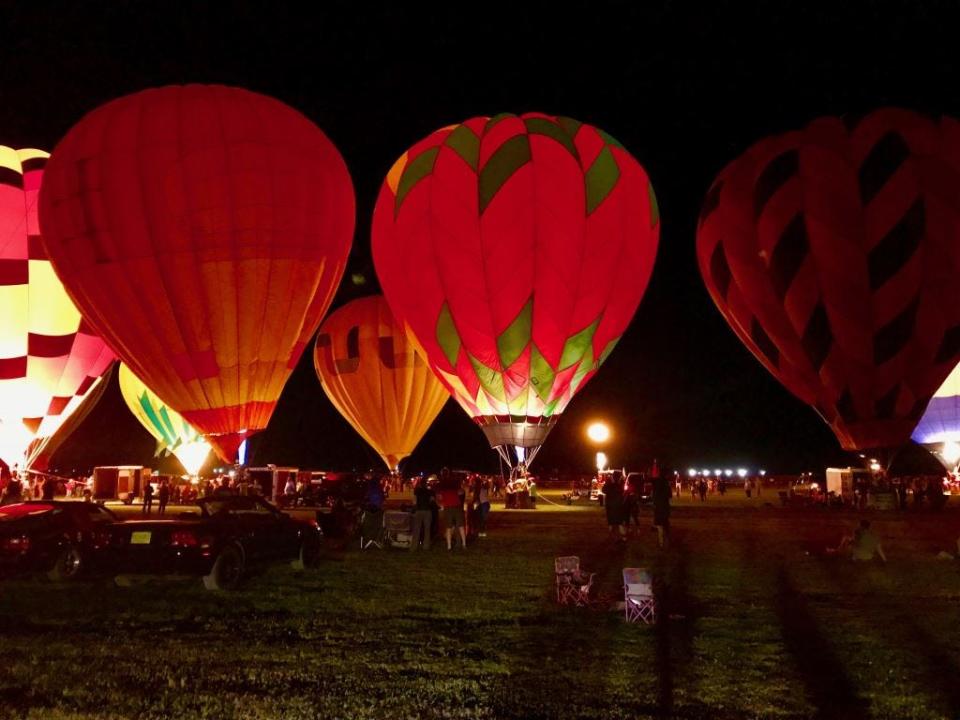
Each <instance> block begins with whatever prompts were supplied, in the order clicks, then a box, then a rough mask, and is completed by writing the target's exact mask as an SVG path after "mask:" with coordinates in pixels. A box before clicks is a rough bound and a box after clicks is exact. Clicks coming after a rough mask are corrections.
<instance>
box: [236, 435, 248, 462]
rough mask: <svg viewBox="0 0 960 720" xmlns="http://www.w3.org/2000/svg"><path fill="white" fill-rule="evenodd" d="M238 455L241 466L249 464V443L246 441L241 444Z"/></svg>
mask: <svg viewBox="0 0 960 720" xmlns="http://www.w3.org/2000/svg"><path fill="white" fill-rule="evenodd" d="M237 454H238V456H239V460H240V464H241V465H246V464H247V441H246V440H244V441H243V442H242V443H240V449H239V450H238V451H237Z"/></svg>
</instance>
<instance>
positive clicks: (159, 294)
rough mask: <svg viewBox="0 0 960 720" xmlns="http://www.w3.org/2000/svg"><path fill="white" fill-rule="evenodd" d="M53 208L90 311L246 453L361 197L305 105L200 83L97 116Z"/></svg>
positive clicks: (152, 382) (64, 267) (194, 417)
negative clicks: (248, 439)
mask: <svg viewBox="0 0 960 720" xmlns="http://www.w3.org/2000/svg"><path fill="white" fill-rule="evenodd" d="M40 216H41V217H40V221H41V227H42V228H43V231H44V243H45V245H46V247H47V250H48V252H49V255H50V258H51V260H52V261H53V263H54V266H55V268H56V270H57V273H58V275H59V276H60V278H61V280H62V281H63V284H64V285H65V286H66V288H67V292H68V293H69V294H70V296H71V297H72V298H73V299H74V301H75V302H76V303H77V306H78V307H79V308H80V310H81V312H83V314H84V316H85V317H87V318H88V320H89V321H90V323H91V324H92V325H93V326H94V327H95V328H96V329H97V330H98V331H99V332H100V333H101V334H102V335H103V337H104V338H106V340H107V341H108V342H109V343H110V345H111V346H112V347H113V348H114V349H115V350H116V351H117V354H118V355H119V356H120V358H121V359H122V360H123V362H124V363H125V364H126V365H128V366H129V368H130V369H131V370H132V371H133V372H134V373H135V374H136V375H137V376H138V377H140V378H142V379H143V381H144V382H145V383H147V385H148V386H149V387H150V388H151V389H152V390H154V391H155V392H156V393H157V395H158V396H159V397H160V398H161V399H162V400H163V402H164V403H166V404H167V405H168V406H169V407H171V408H173V409H175V410H177V412H179V413H180V414H182V415H183V417H184V418H185V419H186V420H187V422H189V423H190V424H191V425H193V426H194V427H196V428H197V429H198V430H199V431H200V432H202V433H203V434H204V436H205V437H206V438H207V439H208V440H209V441H210V443H211V444H212V445H213V446H214V448H215V449H216V450H217V452H218V453H219V454H220V456H221V457H222V458H223V459H224V460H227V461H229V460H231V459H232V458H233V457H234V456H235V455H236V451H237V448H238V446H239V445H240V443H241V442H242V440H243V439H244V438H245V437H246V436H248V435H250V434H252V433H254V432H256V431H258V430H261V429H263V428H264V427H266V425H267V421H268V420H269V419H270V415H271V414H272V413H273V410H274V407H275V406H276V403H277V399H278V397H279V395H280V391H281V390H282V388H283V385H284V383H285V382H286V380H287V378H288V376H289V375H290V372H291V370H292V369H293V367H294V366H295V365H296V363H297V360H298V359H299V357H300V355H301V354H302V352H303V350H304V348H305V347H306V344H307V342H308V341H309V339H310V337H311V336H312V335H313V333H314V332H315V331H316V329H317V326H318V325H319V324H320V320H321V319H322V317H323V314H324V312H325V311H326V309H327V307H328V306H329V303H330V300H331V299H332V296H333V293H334V292H335V290H336V287H337V285H338V284H339V281H340V277H341V275H342V274H343V269H344V264H345V262H346V258H347V254H348V252H349V249H350V241H351V236H352V233H353V222H354V199H353V188H352V185H351V182H350V176H349V174H348V172H347V168H346V165H345V164H344V162H343V159H342V158H341V157H340V154H339V153H338V152H337V149H336V148H335V147H334V146H333V143H331V142H330V140H328V139H327V137H326V135H324V134H323V132H322V131H321V130H320V129H319V128H317V127H316V126H315V125H314V124H313V123H312V122H310V121H309V120H308V119H307V118H305V117H304V116H303V115H301V114H300V113H298V112H297V111H295V110H293V109H292V108H290V107H288V106H287V105H284V104H283V103H281V102H279V101H277V100H274V99H272V98H269V97H266V96H263V95H259V94H256V93H253V92H249V91H247V90H242V89H239V88H231V87H223V86H210V85H187V86H171V87H164V88H159V89H152V90H145V91H142V92H139V93H135V94H133V95H128V96H126V97H122V98H120V99H118V100H114V101H112V102H109V103H107V104H106V105H103V106H102V107H99V108H97V109H96V110H94V111H92V112H91V113H89V114H88V115H87V116H85V117H84V118H83V119H82V120H80V122H78V123H77V124H76V125H75V126H74V127H73V128H72V129H71V130H70V132H68V133H67V135H66V137H65V138H64V139H63V140H62V141H61V142H60V143H59V145H57V147H56V150H55V151H54V156H53V158H52V160H51V161H50V163H49V164H48V167H47V181H46V183H45V185H44V190H43V193H42V195H41V199H40Z"/></svg>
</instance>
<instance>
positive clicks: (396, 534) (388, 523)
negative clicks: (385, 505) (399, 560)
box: [383, 510, 413, 548]
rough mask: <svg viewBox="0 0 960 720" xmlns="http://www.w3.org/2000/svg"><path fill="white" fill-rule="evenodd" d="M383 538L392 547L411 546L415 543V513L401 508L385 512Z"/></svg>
mask: <svg viewBox="0 0 960 720" xmlns="http://www.w3.org/2000/svg"><path fill="white" fill-rule="evenodd" d="M383 539H384V540H385V541H386V543H387V545H389V546H390V547H399V548H409V547H410V545H411V544H412V543H413V515H412V514H411V513H409V512H403V511H401V510H388V511H386V512H385V513H384V514H383Z"/></svg>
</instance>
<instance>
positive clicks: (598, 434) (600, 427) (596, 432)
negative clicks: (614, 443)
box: [587, 422, 610, 443]
mask: <svg viewBox="0 0 960 720" xmlns="http://www.w3.org/2000/svg"><path fill="white" fill-rule="evenodd" d="M587 437H588V438H590V439H591V440H592V441H593V442H595V443H605V442H607V440H609V439H610V427H609V426H608V425H607V424H606V423H602V422H595V423H591V424H590V426H589V427H588V428H587Z"/></svg>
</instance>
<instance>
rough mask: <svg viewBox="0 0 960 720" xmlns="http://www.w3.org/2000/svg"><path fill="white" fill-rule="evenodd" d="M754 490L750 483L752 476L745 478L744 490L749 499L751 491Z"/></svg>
mask: <svg viewBox="0 0 960 720" xmlns="http://www.w3.org/2000/svg"><path fill="white" fill-rule="evenodd" d="M752 490H753V487H752V486H751V484H750V478H744V480H743V492H744V493H745V494H746V496H747V500H749V499H750V492H751V491H752Z"/></svg>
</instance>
